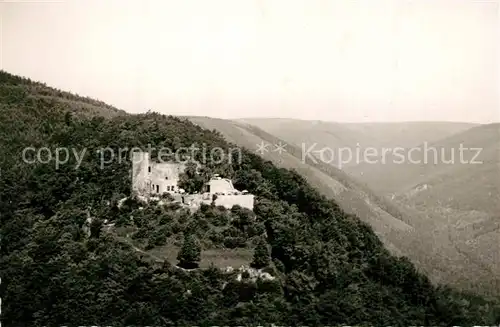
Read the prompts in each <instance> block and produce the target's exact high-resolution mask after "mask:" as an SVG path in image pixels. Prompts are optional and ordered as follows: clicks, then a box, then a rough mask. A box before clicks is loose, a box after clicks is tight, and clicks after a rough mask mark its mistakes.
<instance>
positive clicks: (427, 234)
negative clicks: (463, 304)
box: [188, 117, 500, 289]
mask: <svg viewBox="0 0 500 327" xmlns="http://www.w3.org/2000/svg"><path fill="white" fill-rule="evenodd" d="M188 118H189V119H190V120H191V121H193V122H194V123H196V124H198V125H200V126H202V127H205V128H208V129H214V130H217V131H219V132H220V133H222V135H223V136H224V137H225V138H226V139H228V140H229V141H230V142H232V143H235V144H237V145H238V146H243V147H246V148H249V149H252V148H253V149H257V145H258V144H260V143H262V142H264V143H267V144H270V145H273V144H278V143H279V142H282V143H285V144H287V146H286V149H287V152H286V153H282V154H278V153H277V152H273V151H267V152H265V153H263V154H262V156H263V157H264V158H265V159H268V160H271V161H273V162H274V163H275V164H277V165H279V166H281V167H285V168H293V169H296V170H297V171H298V172H299V173H300V174H301V175H303V176H304V177H305V178H306V179H307V180H308V181H309V182H310V183H311V184H312V185H314V186H315V187H317V188H318V189H319V190H320V191H322V193H323V194H325V195H326V196H328V197H331V198H334V199H335V201H336V202H337V203H339V205H340V206H341V207H342V208H343V209H344V210H346V211H347V212H353V213H355V214H356V215H358V216H359V217H360V218H361V219H362V220H363V221H365V222H367V223H369V224H370V225H371V226H372V227H373V228H374V230H375V232H377V234H378V235H379V236H380V237H381V239H382V240H383V241H384V243H385V244H386V246H387V247H388V248H389V249H391V250H392V251H393V252H394V253H396V254H402V255H405V256H408V257H409V258H411V259H412V260H413V261H414V262H416V263H417V265H418V266H419V267H421V268H423V269H424V270H425V271H426V272H428V273H429V274H430V275H431V276H432V277H433V278H434V279H435V280H436V281H438V280H448V281H451V283H454V284H459V285H465V284H467V283H469V282H471V281H476V282H477V285H476V286H474V287H473V288H475V287H478V288H481V286H479V285H480V284H481V283H482V282H481V281H483V282H484V281H488V282H490V283H491V285H495V286H494V288H497V289H500V279H498V277H496V276H495V273H493V274H492V271H491V270H490V269H489V268H485V267H484V266H483V265H482V263H480V262H478V263H473V262H471V260H470V259H469V258H468V257H467V252H459V251H457V249H456V245H455V243H454V241H453V240H452V239H450V237H449V233H448V230H440V222H438V221H436V220H434V217H433V216H429V215H427V214H425V213H421V212H419V211H417V210H415V209H414V208H412V207H411V206H408V205H406V204H404V203H400V204H398V203H397V202H394V201H390V200H388V199H386V198H385V197H384V196H380V195H377V193H376V192H373V191H372V190H371V189H370V188H369V187H367V186H366V185H365V184H364V183H363V182H362V181H360V180H357V179H355V178H353V177H352V176H350V175H349V174H347V173H346V172H344V171H342V170H339V169H337V168H335V167H333V166H332V165H329V164H324V163H321V162H318V163H314V162H311V161H310V160H309V161H306V162H303V161H302V149H300V147H298V146H294V145H293V143H291V142H290V143H287V142H286V140H283V139H281V138H279V137H277V136H275V135H272V134H271V133H268V132H266V131H264V130H262V129H260V128H259V127H257V126H255V125H251V124H249V123H245V122H242V121H230V120H224V119H217V118H209V117H188ZM294 123H295V122H294ZM450 262H453V265H454V267H455V268H454V269H450Z"/></svg>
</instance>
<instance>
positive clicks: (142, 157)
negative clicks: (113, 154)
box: [131, 151, 151, 195]
mask: <svg viewBox="0 0 500 327" xmlns="http://www.w3.org/2000/svg"><path fill="white" fill-rule="evenodd" d="M150 161H151V158H150V154H149V152H135V151H134V152H132V190H131V191H132V194H139V195H144V194H146V193H147V192H148V191H149V188H148V177H149V174H148V169H151V165H150Z"/></svg>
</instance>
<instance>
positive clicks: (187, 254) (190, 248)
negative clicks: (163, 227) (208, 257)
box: [177, 234, 201, 269]
mask: <svg viewBox="0 0 500 327" xmlns="http://www.w3.org/2000/svg"><path fill="white" fill-rule="evenodd" d="M200 259H201V246H200V244H199V242H198V241H197V240H196V239H195V238H194V237H193V236H192V235H191V234H188V235H185V236H184V242H183V244H182V247H181V250H180V251H179V254H178V255H177V260H178V261H179V267H182V268H185V269H194V268H198V266H199V262H200Z"/></svg>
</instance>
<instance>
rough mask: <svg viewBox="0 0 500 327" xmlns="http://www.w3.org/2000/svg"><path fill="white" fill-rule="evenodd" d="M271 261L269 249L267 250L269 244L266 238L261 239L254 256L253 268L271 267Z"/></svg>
mask: <svg viewBox="0 0 500 327" xmlns="http://www.w3.org/2000/svg"><path fill="white" fill-rule="evenodd" d="M270 261H271V257H270V254H269V249H268V248H267V243H266V241H265V240H264V238H260V240H259V242H258V243H257V246H256V247H255V251H254V254H253V261H252V263H251V264H250V266H251V267H253V268H257V269H260V268H264V267H266V266H268V265H269V263H270Z"/></svg>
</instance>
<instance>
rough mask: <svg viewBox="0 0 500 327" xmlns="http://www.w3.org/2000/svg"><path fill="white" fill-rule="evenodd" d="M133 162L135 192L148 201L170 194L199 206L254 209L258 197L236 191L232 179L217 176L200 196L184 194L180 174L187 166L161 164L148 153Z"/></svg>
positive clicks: (136, 157) (172, 163)
mask: <svg viewBox="0 0 500 327" xmlns="http://www.w3.org/2000/svg"><path fill="white" fill-rule="evenodd" d="M132 158H133V160H132V193H134V194H137V195H139V196H143V197H146V198H149V197H159V196H161V195H162V194H164V193H169V194H171V195H173V196H174V198H176V199H178V200H179V202H182V203H184V204H190V205H191V206H195V207H196V206H199V205H201V203H205V204H211V203H212V201H213V202H214V204H215V205H217V206H219V205H220V206H224V207H225V208H228V209H230V208H232V207H233V206H234V205H239V206H241V207H243V208H247V209H250V210H253V206H254V195H253V194H249V193H248V192H246V191H242V192H240V191H238V190H237V189H235V188H234V186H233V183H232V181H231V180H230V179H227V178H221V177H219V176H218V175H215V176H213V177H212V178H211V179H210V181H209V182H208V183H206V184H205V185H204V187H203V189H202V190H200V191H201V193H200V194H184V190H182V189H181V188H179V185H178V183H179V178H180V175H181V174H182V173H183V172H184V170H185V169H186V165H185V164H184V163H176V162H167V163H160V162H154V161H153V160H151V157H150V154H149V153H148V152H134V153H133V157H132Z"/></svg>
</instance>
